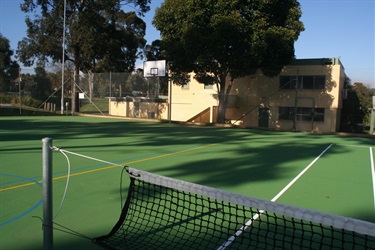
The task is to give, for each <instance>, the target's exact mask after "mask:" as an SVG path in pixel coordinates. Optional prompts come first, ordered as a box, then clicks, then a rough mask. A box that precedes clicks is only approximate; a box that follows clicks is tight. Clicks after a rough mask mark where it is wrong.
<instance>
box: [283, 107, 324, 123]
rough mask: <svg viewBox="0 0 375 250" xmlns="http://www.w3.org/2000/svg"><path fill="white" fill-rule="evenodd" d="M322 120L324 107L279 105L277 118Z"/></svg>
mask: <svg viewBox="0 0 375 250" xmlns="http://www.w3.org/2000/svg"><path fill="white" fill-rule="evenodd" d="M296 111H297V113H296V120H297V121H314V122H324V108H300V107H298V108H297V109H296V108H294V107H279V120H289V121H293V120H294V116H295V112H296Z"/></svg>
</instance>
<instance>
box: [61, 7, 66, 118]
mask: <svg viewBox="0 0 375 250" xmlns="http://www.w3.org/2000/svg"><path fill="white" fill-rule="evenodd" d="M65 19H66V0H64V21H63V41H62V65H61V114H62V115H63V114H64V73H65Z"/></svg>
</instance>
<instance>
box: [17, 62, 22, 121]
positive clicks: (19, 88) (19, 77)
mask: <svg viewBox="0 0 375 250" xmlns="http://www.w3.org/2000/svg"><path fill="white" fill-rule="evenodd" d="M21 81H22V79H21V67H19V68H18V101H19V104H20V114H22V98H21Z"/></svg>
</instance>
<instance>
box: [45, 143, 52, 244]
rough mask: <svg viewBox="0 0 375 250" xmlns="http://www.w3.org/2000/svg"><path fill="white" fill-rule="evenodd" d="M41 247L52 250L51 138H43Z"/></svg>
mask: <svg viewBox="0 0 375 250" xmlns="http://www.w3.org/2000/svg"><path fill="white" fill-rule="evenodd" d="M42 144H43V149H42V152H43V174H42V176H43V245H44V249H45V250H47V249H48V250H50V249H53V228H52V226H53V225H52V138H48V137H46V138H43V139H42Z"/></svg>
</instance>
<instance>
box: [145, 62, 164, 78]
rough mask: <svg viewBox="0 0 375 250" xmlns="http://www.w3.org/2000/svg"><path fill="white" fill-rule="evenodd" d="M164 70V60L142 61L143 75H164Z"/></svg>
mask: <svg viewBox="0 0 375 250" xmlns="http://www.w3.org/2000/svg"><path fill="white" fill-rule="evenodd" d="M165 71H166V61H165V60H159V61H146V62H143V77H155V76H165Z"/></svg>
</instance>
